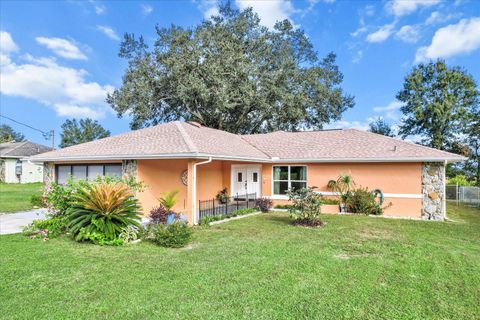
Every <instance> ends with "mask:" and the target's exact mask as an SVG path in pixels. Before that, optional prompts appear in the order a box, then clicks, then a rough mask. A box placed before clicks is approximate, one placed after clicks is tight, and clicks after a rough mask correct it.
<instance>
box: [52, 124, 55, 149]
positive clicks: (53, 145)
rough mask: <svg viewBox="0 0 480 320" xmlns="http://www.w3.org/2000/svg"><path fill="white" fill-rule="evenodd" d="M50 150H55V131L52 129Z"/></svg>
mask: <svg viewBox="0 0 480 320" xmlns="http://www.w3.org/2000/svg"><path fill="white" fill-rule="evenodd" d="M52 149H53V150H55V129H52Z"/></svg>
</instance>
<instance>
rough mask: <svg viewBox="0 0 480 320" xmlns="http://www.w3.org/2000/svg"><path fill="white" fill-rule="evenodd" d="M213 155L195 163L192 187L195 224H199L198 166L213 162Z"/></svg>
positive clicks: (193, 220)
mask: <svg viewBox="0 0 480 320" xmlns="http://www.w3.org/2000/svg"><path fill="white" fill-rule="evenodd" d="M212 160H213V159H212V157H209V158H208V160H205V161H201V162H196V163H194V164H193V173H192V188H193V194H192V202H193V203H192V218H193V219H192V223H193V225H196V224H198V221H197V166H200V165H202V164H207V163H210V162H212Z"/></svg>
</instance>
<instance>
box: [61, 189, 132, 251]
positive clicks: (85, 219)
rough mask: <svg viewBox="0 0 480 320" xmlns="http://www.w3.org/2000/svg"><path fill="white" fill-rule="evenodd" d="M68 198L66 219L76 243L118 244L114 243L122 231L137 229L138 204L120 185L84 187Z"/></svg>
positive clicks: (128, 190)
mask: <svg viewBox="0 0 480 320" xmlns="http://www.w3.org/2000/svg"><path fill="white" fill-rule="evenodd" d="M71 198H72V200H71V207H70V208H69V209H68V210H67V219H68V227H69V229H70V232H71V233H72V235H73V237H74V239H75V240H76V241H83V240H90V241H92V242H94V243H98V244H118V243H117V242H116V240H119V238H118V236H119V235H120V233H121V232H122V231H123V230H124V229H125V228H127V227H128V226H130V225H134V226H137V227H138V226H139V220H140V217H139V216H138V214H137V213H138V211H139V209H140V206H139V204H138V200H137V199H136V198H135V197H134V196H133V193H132V191H131V190H130V188H129V187H128V186H127V185H126V184H124V183H119V182H116V183H108V182H101V183H93V184H86V185H85V186H84V187H83V188H80V189H79V190H78V191H77V192H76V193H74V194H72V195H71Z"/></svg>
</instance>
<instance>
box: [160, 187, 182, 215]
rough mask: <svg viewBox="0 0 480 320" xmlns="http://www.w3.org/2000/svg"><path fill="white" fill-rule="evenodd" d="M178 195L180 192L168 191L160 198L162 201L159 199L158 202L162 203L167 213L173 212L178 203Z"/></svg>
mask: <svg viewBox="0 0 480 320" xmlns="http://www.w3.org/2000/svg"><path fill="white" fill-rule="evenodd" d="M177 194H178V190H173V191H166V192H164V193H162V196H161V197H160V199H158V201H160V204H161V205H162V206H163V207H164V208H165V209H166V210H167V211H172V208H173V207H174V206H175V204H176V203H177Z"/></svg>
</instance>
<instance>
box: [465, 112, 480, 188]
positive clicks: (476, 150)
mask: <svg viewBox="0 0 480 320" xmlns="http://www.w3.org/2000/svg"><path fill="white" fill-rule="evenodd" d="M471 118H472V121H470V123H469V125H468V126H467V130H466V135H467V138H466V142H467V144H468V146H469V149H470V150H469V159H468V161H467V163H466V164H465V167H466V169H467V170H469V169H470V171H471V172H472V176H473V177H475V181H476V184H477V186H479V187H480V112H476V113H472V114H471Z"/></svg>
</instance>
